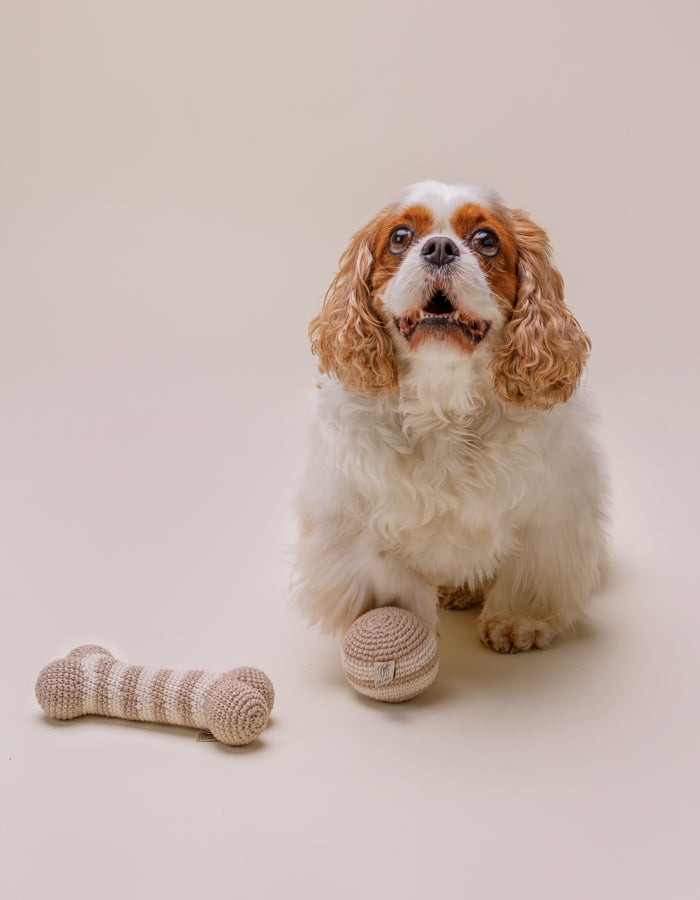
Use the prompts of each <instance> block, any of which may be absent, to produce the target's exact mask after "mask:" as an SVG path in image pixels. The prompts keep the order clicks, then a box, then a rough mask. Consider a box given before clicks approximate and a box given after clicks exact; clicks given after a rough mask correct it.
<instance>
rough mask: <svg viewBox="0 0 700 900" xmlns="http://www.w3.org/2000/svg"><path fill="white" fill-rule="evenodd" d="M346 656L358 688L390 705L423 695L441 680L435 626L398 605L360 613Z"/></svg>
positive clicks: (343, 655) (347, 636)
mask: <svg viewBox="0 0 700 900" xmlns="http://www.w3.org/2000/svg"><path fill="white" fill-rule="evenodd" d="M341 660H342V664H343V670H344V672H345V676H346V678H347V679H348V681H349V682H350V684H351V685H352V686H353V687H354V688H355V690H357V691H359V692H360V693H361V694H365V695H366V696H367V697H372V698H373V699H374V700H384V701H386V702H389V703H401V702H403V701H404V700H410V699H411V698H412V697H416V696H418V694H421V693H423V691H424V690H426V688H428V687H430V685H431V684H432V683H433V681H435V677H436V676H437V673H438V667H439V663H440V660H439V657H438V646H437V639H436V637H435V634H434V632H433V630H432V629H431V628H430V626H429V625H428V624H427V623H426V622H424V621H423V620H422V619H420V618H418V616H416V615H414V613H412V612H409V611H408V610H406V609H400V608H399V607H396V606H385V607H380V608H379V609H372V610H370V611H369V612H368V613H365V614H364V615H363V616H360V618H359V619H357V620H356V621H355V622H354V623H353V624H352V625H351V626H350V628H349V629H348V631H347V632H346V634H345V637H344V639H343V644H342V647H341Z"/></svg>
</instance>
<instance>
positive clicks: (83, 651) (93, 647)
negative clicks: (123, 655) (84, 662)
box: [66, 644, 114, 659]
mask: <svg viewBox="0 0 700 900" xmlns="http://www.w3.org/2000/svg"><path fill="white" fill-rule="evenodd" d="M85 656H108V657H109V658H110V659H114V656H112V654H111V653H110V652H109V650H105V648H104V647H100V645H99V644H81V645H80V647H76V648H75V650H71V652H70V653H69V654H68V656H67V657H66V659H70V658H74V659H83V658H84V657H85Z"/></svg>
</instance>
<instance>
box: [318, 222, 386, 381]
mask: <svg viewBox="0 0 700 900" xmlns="http://www.w3.org/2000/svg"><path fill="white" fill-rule="evenodd" d="M386 215H387V211H386V210H384V211H383V212H381V213H379V215H378V216H376V217H375V218H374V219H372V221H371V222H369V224H368V225H366V226H365V227H364V228H363V229H361V230H360V231H358V232H357V234H356V235H354V236H353V238H352V240H351V241H350V244H349V245H348V247H347V249H346V250H345V252H344V253H343V255H342V256H341V258H340V268H339V271H338V274H337V275H336V276H335V278H334V279H333V281H332V283H331V286H330V287H329V288H328V291H327V293H326V297H325V300H324V302H323V308H322V310H321V312H320V313H319V314H318V315H317V316H315V318H313V319H312V320H311V324H310V325H309V337H310V339H311V349H312V351H313V352H314V354H315V355H316V356H317V357H318V362H319V367H320V368H321V370H322V371H323V372H326V373H327V374H329V375H333V376H335V377H336V378H337V379H338V380H339V381H340V382H341V383H342V385H343V386H344V387H345V388H346V389H347V390H349V391H354V392H355V393H358V394H362V395H363V396H365V397H374V396H377V395H379V394H386V393H390V392H391V391H393V390H395V389H396V387H397V384H398V374H397V369H396V361H395V360H394V351H393V347H392V344H391V339H390V337H389V335H388V334H387V332H386V330H385V328H384V326H383V324H382V320H381V318H380V316H379V315H378V313H377V311H376V310H375V309H374V307H373V305H372V296H371V290H370V279H371V275H372V268H373V266H374V244H375V241H376V237H377V232H378V230H379V228H380V227H381V225H382V224H383V222H384V220H385V218H386Z"/></svg>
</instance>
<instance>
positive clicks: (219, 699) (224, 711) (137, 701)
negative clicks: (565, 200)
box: [35, 644, 275, 746]
mask: <svg viewBox="0 0 700 900" xmlns="http://www.w3.org/2000/svg"><path fill="white" fill-rule="evenodd" d="M35 690H36V698H37V700H38V701H39V706H41V708H42V709H43V710H44V712H45V713H47V714H48V715H50V716H53V717H54V718H55V719H75V718H76V717H77V716H84V715H87V714H94V715H98V716H114V717H116V718H119V719H133V720H137V721H141V722H166V723H169V724H171V725H188V726H190V727H194V728H201V729H204V730H206V731H210V732H211V733H212V735H213V736H214V737H215V738H216V739H217V740H219V741H221V743H222V744H232V745H234V746H236V745H241V744H249V743H250V742H251V741H254V740H255V738H256V737H258V735H259V734H260V733H261V732H262V730H263V729H264V728H265V725H266V724H267V719H268V716H269V715H270V712H271V710H272V705H273V703H274V700H275V691H274V689H273V687H272V682H271V681H270V679H269V678H268V677H267V675H266V674H265V673H264V672H261V671H260V669H253V668H250V667H247V666H241V667H240V668H238V669H232V670H231V671H230V672H224V673H223V674H221V673H217V672H205V671H204V670H203V669H195V670H192V671H186V672H178V671H174V670H173V669H152V668H148V667H146V666H130V665H127V664H126V663H121V662H118V661H117V660H116V659H115V658H114V657H113V656H112V654H111V653H110V652H109V651H108V650H105V649H104V647H98V646H97V645H96V644H85V645H84V646H82V647H76V649H75V650H71V652H70V653H69V654H68V656H64V657H63V659H57V660H55V661H54V662H52V663H49V665H48V666H45V668H43V669H42V670H41V672H40V673H39V678H38V679H37V682H36V688H35Z"/></svg>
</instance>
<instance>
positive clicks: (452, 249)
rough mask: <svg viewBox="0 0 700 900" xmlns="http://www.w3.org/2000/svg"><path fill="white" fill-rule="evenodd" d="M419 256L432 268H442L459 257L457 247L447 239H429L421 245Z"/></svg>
mask: <svg viewBox="0 0 700 900" xmlns="http://www.w3.org/2000/svg"><path fill="white" fill-rule="evenodd" d="M421 255H422V256H424V257H425V259H426V261H427V262H429V263H432V264H433V265H434V266H444V265H447V263H451V262H452V260H453V259H456V258H457V257H458V256H459V247H458V246H457V244H455V242H454V241H453V240H451V239H450V238H448V237H429V238H428V239H427V240H426V242H425V243H424V244H423V249H422V250H421Z"/></svg>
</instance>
